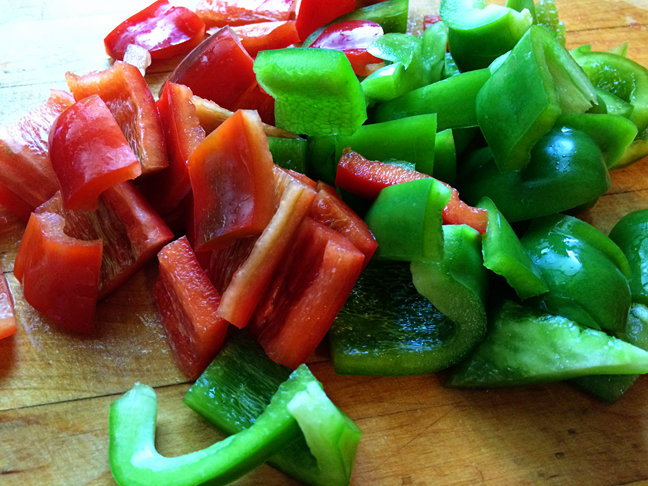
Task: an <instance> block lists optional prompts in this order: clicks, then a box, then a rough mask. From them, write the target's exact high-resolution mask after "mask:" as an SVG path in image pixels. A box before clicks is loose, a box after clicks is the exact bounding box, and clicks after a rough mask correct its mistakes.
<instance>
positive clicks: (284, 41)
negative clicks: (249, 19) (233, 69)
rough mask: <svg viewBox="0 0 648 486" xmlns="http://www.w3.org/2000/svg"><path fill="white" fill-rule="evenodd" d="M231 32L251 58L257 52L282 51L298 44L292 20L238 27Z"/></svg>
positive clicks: (297, 36)
mask: <svg viewBox="0 0 648 486" xmlns="http://www.w3.org/2000/svg"><path fill="white" fill-rule="evenodd" d="M232 30H233V31H234V32H235V33H236V35H238V36H239V39H240V40H241V44H243V47H245V50H246V51H247V52H248V54H249V55H250V56H252V57H256V55H257V53H258V52H259V51H267V50H270V49H282V48H284V47H288V46H291V45H293V44H297V43H298V42H299V35H298V34H297V28H296V27H295V21H294V20H284V21H280V22H259V23H256V24H247V25H239V26H237V27H232Z"/></svg>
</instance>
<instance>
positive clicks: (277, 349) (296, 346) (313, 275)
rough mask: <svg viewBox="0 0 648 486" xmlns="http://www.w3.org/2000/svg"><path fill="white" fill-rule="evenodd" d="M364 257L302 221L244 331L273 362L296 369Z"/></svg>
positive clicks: (331, 232)
mask: <svg viewBox="0 0 648 486" xmlns="http://www.w3.org/2000/svg"><path fill="white" fill-rule="evenodd" d="M364 260H365V257H364V254H363V253H362V252H360V251H359V250H358V249H357V248H356V247H355V246H353V244H352V243H351V242H350V241H349V240H347V239H346V238H345V237H344V236H342V235H341V234H340V233H338V232H336V231H334V230H332V229H331V228H328V227H326V226H324V225H323V224H321V223H319V222H317V221H315V220H314V219H312V218H310V217H307V218H305V219H304V220H303V221H302V223H301V225H300V227H299V230H298V231H297V234H296V237H295V239H294V242H293V243H292V244H291V247H290V251H288V252H287V254H286V257H285V258H284V259H283V260H282V262H281V265H280V266H279V268H278V269H277V271H276V272H275V274H274V276H273V278H272V280H271V281H270V282H269V284H268V286H267V289H266V291H265V293H264V295H263V297H262V298H261V300H260V301H259V304H258V306H257V308H256V310H255V312H254V315H253V316H252V318H251V319H250V323H249V325H248V328H249V329H250V331H251V332H252V334H253V335H254V336H256V337H257V340H258V341H259V343H260V344H261V346H263V348H264V349H265V351H266V353H267V355H268V356H269V357H270V358H271V359H272V360H274V361H276V362H277V363H281V364H283V365H285V366H288V367H290V368H293V369H295V368H297V366H299V365H300V364H302V363H304V362H305V361H306V359H307V358H308V356H310V354H311V353H312V352H313V351H314V350H315V348H316V347H317V345H318V344H319V343H320V342H321V341H322V339H323V338H324V335H325V334H326V332H327V331H328V330H329V328H330V327H331V324H332V323H333V319H335V316H336V315H337V313H338V312H339V311H340V309H341V308H342V306H343V305H344V302H345V301H346V299H347V297H348V296H349V293H350V292H351V289H352V288H353V286H354V285H355V282H356V280H357V279H358V276H359V275H360V272H361V271H362V266H363V262H364Z"/></svg>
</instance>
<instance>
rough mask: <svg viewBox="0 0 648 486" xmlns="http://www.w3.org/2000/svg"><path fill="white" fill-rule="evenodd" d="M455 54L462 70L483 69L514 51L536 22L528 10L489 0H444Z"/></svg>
mask: <svg viewBox="0 0 648 486" xmlns="http://www.w3.org/2000/svg"><path fill="white" fill-rule="evenodd" d="M439 13H440V15H441V18H442V19H443V21H444V22H445V23H446V24H447V25H448V40H449V44H450V52H451V53H452V57H453V59H454V60H455V62H456V63H457V65H458V66H459V69H461V70H462V71H472V70H475V69H483V68H486V67H488V65H489V64H490V63H491V62H493V61H494V60H495V59H496V58H498V57H499V56H501V55H502V54H504V53H505V52H508V51H510V50H511V49H513V47H515V45H516V44H517V43H518V41H519V40H520V38H521V37H522V35H523V34H524V33H525V32H526V31H527V30H528V29H529V27H531V25H532V24H533V15H532V14H531V13H530V12H529V11H528V10H522V11H521V12H518V11H516V10H514V9H511V8H508V7H502V6H500V5H494V4H491V5H486V0H441V3H440V5H439Z"/></svg>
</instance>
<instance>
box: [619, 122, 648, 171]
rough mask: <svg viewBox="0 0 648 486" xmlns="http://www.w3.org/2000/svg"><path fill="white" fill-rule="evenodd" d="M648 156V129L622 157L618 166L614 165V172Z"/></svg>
mask: <svg viewBox="0 0 648 486" xmlns="http://www.w3.org/2000/svg"><path fill="white" fill-rule="evenodd" d="M646 156H648V128H647V129H646V130H644V131H643V133H640V134H639V135H638V136H637V138H635V139H634V141H633V142H632V143H631V144H630V146H629V147H628V148H627V149H626V151H625V152H624V153H623V156H621V158H620V159H619V160H618V161H617V162H616V164H614V167H613V168H612V170H617V169H623V168H624V167H628V166H629V165H632V164H634V163H635V162H639V161H640V160H641V159H643V158H644V157H646Z"/></svg>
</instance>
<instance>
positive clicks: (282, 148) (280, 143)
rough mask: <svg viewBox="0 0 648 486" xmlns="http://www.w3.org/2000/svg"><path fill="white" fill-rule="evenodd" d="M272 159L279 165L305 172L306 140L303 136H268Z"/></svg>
mask: <svg viewBox="0 0 648 486" xmlns="http://www.w3.org/2000/svg"><path fill="white" fill-rule="evenodd" d="M268 147H269V148H270V153H271V154H272V161H273V162H274V163H275V164H277V165H278V166H279V167H283V168H284V169H290V170H294V171H295V172H300V173H302V174H305V173H306V172H307V170H308V167H307V153H308V141H307V140H306V139H303V138H278V137H268Z"/></svg>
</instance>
